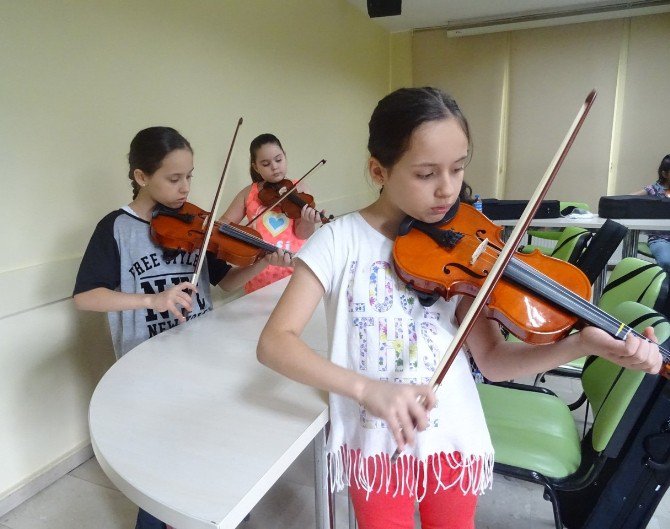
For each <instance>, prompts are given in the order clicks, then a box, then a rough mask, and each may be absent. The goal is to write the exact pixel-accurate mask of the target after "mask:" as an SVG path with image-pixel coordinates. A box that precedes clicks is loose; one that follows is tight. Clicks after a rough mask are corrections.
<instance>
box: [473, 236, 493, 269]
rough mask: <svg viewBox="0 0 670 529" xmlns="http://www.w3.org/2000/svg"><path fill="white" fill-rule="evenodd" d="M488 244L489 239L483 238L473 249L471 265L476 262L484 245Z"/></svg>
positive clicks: (484, 248) (482, 251)
mask: <svg viewBox="0 0 670 529" xmlns="http://www.w3.org/2000/svg"><path fill="white" fill-rule="evenodd" d="M488 245H489V240H488V239H484V240H483V241H482V242H481V243H480V244H479V246H477V248H476V249H475V251H474V252H472V258H471V259H470V264H471V265H473V264H475V262H477V259H479V256H480V255H481V254H482V253H484V250H486V247H487V246H488Z"/></svg>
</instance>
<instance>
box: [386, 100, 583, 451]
mask: <svg viewBox="0 0 670 529" xmlns="http://www.w3.org/2000/svg"><path fill="white" fill-rule="evenodd" d="M595 98H596V91H595V90H591V92H589V95H588V96H586V100H585V101H584V103H583V104H582V106H581V108H580V109H579V112H577V116H576V117H575V120H574V121H573V123H572V125H571V126H570V129H569V130H568V133H567V134H566V135H565V138H564V139H563V143H561V146H560V147H559V148H558V151H557V152H556V154H555V155H554V158H553V160H552V161H551V163H550V164H549V167H548V169H547V171H546V172H545V174H544V176H543V177H542V180H540V183H539V184H538V185H537V188H536V189H535V192H534V193H533V196H532V197H531V198H530V200H529V201H528V205H527V206H526V208H525V209H524V210H523V213H522V215H521V217H520V218H519V220H518V222H517V223H516V226H515V227H514V229H513V230H512V233H511V234H510V236H509V238H508V239H507V242H506V243H505V246H503V249H502V250H501V251H500V255H499V256H498V258H497V259H496V261H495V263H494V265H493V267H492V268H491V271H490V272H489V274H488V276H487V278H486V280H485V281H484V283H483V284H482V286H481V288H480V289H479V292H478V293H477V296H475V299H474V301H473V302H472V305H471V306H470V309H469V310H468V312H467V313H466V315H465V316H464V317H463V321H461V322H460V325H459V327H458V331H457V332H456V335H455V336H454V338H453V340H452V341H451V344H450V345H449V347H448V348H447V350H446V351H445V353H444V355H443V356H442V360H440V363H439V364H438V366H437V368H436V369H435V372H434V373H433V377H432V378H431V379H430V382H429V386H430V388H431V389H432V390H433V391H437V388H438V387H439V386H440V384H441V383H442V380H443V379H444V377H445V376H446V374H447V371H449V368H450V367H451V365H452V364H453V363H454V360H455V359H456V356H457V355H458V352H459V351H460V349H461V347H462V346H463V344H464V343H465V340H466V339H467V337H468V335H469V334H470V331H472V328H473V327H474V324H475V321H476V320H477V317H478V316H479V315H480V314H481V312H482V310H483V309H484V306H485V305H486V301H487V300H488V299H489V296H490V295H491V293H492V292H493V289H494V288H495V286H496V284H497V283H498V280H499V279H500V277H502V274H503V271H504V270H505V267H506V266H507V263H508V262H509V261H510V259H511V258H512V256H513V255H514V252H515V251H516V248H517V247H518V246H519V243H520V242H521V239H522V237H523V235H524V233H525V232H526V229H527V228H528V225H529V224H530V221H531V220H532V218H533V215H535V212H536V211H537V209H538V207H539V206H540V202H541V201H542V200H543V199H544V197H545V195H546V194H547V191H548V190H549V187H550V186H551V184H552V182H553V181H554V178H555V177H556V174H557V173H558V170H559V169H560V167H561V165H562V164H563V160H565V157H566V156H567V154H568V151H569V150H570V147H571V146H572V144H573V142H574V141H575V138H576V136H577V133H578V132H579V129H580V128H581V127H582V124H583V123H584V120H585V119H586V115H587V114H588V112H589V110H590V109H591V106H592V105H593V101H594V99H595ZM487 243H488V241H487V240H486V239H485V240H484V241H483V243H482V245H484V244H487ZM475 255H477V254H476V253H475ZM400 454H401V452H400V449H399V448H398V449H396V451H395V453H394V454H393V456H392V457H391V463H395V462H396V461H397V459H398V457H400Z"/></svg>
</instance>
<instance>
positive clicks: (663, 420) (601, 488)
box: [558, 375, 670, 529]
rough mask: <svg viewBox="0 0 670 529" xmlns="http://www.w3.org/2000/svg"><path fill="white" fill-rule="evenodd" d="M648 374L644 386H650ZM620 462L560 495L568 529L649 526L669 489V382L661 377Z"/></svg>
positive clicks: (611, 461)
mask: <svg viewBox="0 0 670 529" xmlns="http://www.w3.org/2000/svg"><path fill="white" fill-rule="evenodd" d="M649 377H653V375H646V376H645V379H643V382H642V383H643V384H644V383H645V381H646V382H649V381H650V378H649ZM655 378H656V380H655V381H654V387H653V389H652V391H651V396H650V398H649V399H647V401H646V404H645V405H644V408H643V409H642V412H641V413H640V414H639V417H638V419H637V423H636V424H635V426H634V427H633V429H632V431H631V433H630V434H629V436H628V439H627V440H626V442H625V444H624V445H623V448H622V449H621V452H620V453H619V455H618V457H616V458H612V459H609V460H608V461H607V463H605V467H604V468H603V470H602V471H601V473H600V475H599V476H598V478H597V479H596V480H595V482H593V483H592V484H591V485H589V486H588V487H586V488H585V489H581V490H578V491H558V496H559V500H560V505H561V518H562V520H563V524H564V526H565V527H566V528H568V529H642V528H644V527H647V524H648V523H649V520H650V518H651V516H652V515H653V514H654V511H655V510H656V507H657V506H658V503H659V502H660V501H661V499H662V498H663V494H665V492H666V491H667V489H668V485H670V381H668V380H667V379H664V378H661V377H658V376H656V377H655Z"/></svg>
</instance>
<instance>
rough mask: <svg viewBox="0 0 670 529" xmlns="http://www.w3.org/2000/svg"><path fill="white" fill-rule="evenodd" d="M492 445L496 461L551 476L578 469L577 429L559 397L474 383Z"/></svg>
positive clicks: (573, 471) (563, 475)
mask: <svg viewBox="0 0 670 529" xmlns="http://www.w3.org/2000/svg"><path fill="white" fill-rule="evenodd" d="M477 389H478V390H479V397H480V399H481V401H482V406H483V408H484V415H485V416H486V423H487V424H488V427H489V432H490V433H491V439H492V441H493V446H494V447H495V462H496V463H502V464H504V465H510V466H514V467H520V468H525V469H528V470H534V471H536V472H540V473H541V474H543V475H545V476H547V477H550V478H564V477H566V476H569V475H571V474H573V473H575V472H576V471H577V469H578V468H579V463H580V461H581V447H580V440H579V432H578V431H577V427H576V425H575V421H574V419H573V417H572V415H571V413H570V410H569V409H568V407H567V406H566V404H565V403H564V402H562V401H561V399H559V398H558V397H555V396H552V395H547V394H545V393H539V392H533V391H523V390H510V389H509V388H502V387H499V386H494V385H491V384H477Z"/></svg>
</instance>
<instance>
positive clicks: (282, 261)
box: [263, 248, 293, 267]
mask: <svg viewBox="0 0 670 529" xmlns="http://www.w3.org/2000/svg"><path fill="white" fill-rule="evenodd" d="M263 259H264V260H265V262H266V263H267V264H269V265H272V266H284V267H285V266H293V254H292V253H291V252H289V251H287V250H283V249H281V248H278V249H277V251H276V252H271V253H269V254H267V255H266V256H265V257H263Z"/></svg>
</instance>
